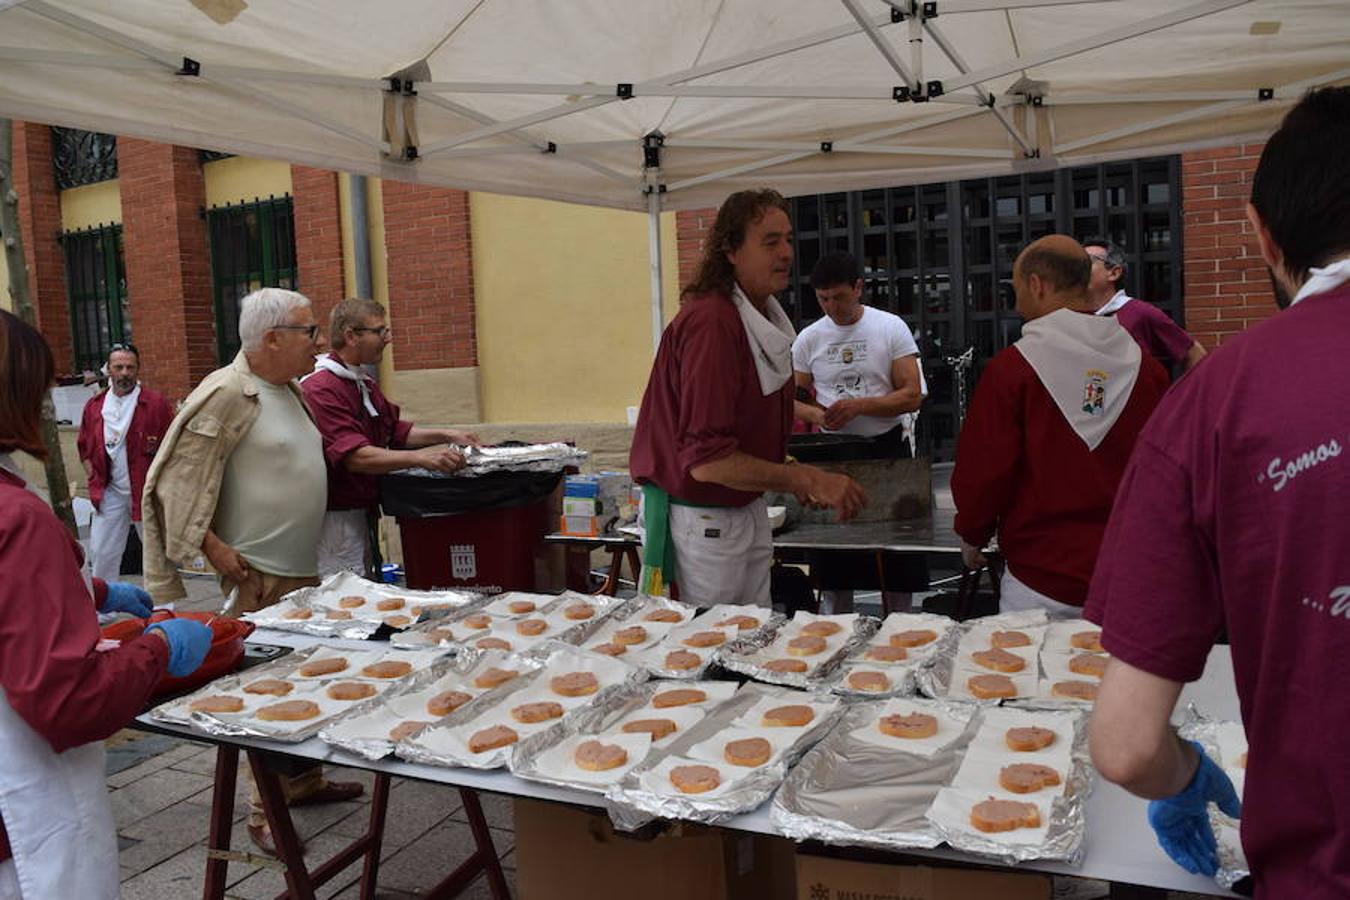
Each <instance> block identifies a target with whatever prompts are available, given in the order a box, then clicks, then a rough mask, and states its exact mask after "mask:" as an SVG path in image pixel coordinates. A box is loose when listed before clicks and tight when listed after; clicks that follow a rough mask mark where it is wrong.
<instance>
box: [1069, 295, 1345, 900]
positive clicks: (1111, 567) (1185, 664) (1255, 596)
mask: <svg viewBox="0 0 1350 900" xmlns="http://www.w3.org/2000/svg"><path fill="white" fill-rule="evenodd" d="M1346 335H1350V284H1342V285H1341V286H1340V287H1339V288H1337V289H1335V290H1333V291H1329V292H1327V293H1324V294H1321V295H1315V296H1311V297H1308V298H1306V299H1304V300H1301V301H1299V302H1298V303H1297V304H1295V305H1294V306H1293V307H1291V308H1290V309H1288V310H1286V311H1284V312H1281V313H1279V314H1278V315H1276V316H1274V317H1273V318H1271V319H1268V320H1266V321H1264V322H1262V323H1261V324H1259V325H1255V326H1253V327H1251V328H1249V329H1247V331H1245V332H1243V333H1242V334H1239V335H1237V336H1235V337H1233V338H1230V339H1229V340H1227V341H1225V342H1224V344H1223V346H1222V347H1220V348H1219V349H1218V350H1216V351H1215V352H1214V353H1212V354H1210V355H1209V356H1208V357H1206V359H1205V364H1204V365H1203V366H1199V367H1197V368H1196V369H1195V370H1194V371H1193V372H1191V373H1190V374H1189V375H1187V376H1186V377H1185V378H1183V379H1182V380H1181V381H1179V382H1178V383H1177V385H1176V386H1175V387H1174V388H1173V389H1172V391H1171V393H1169V394H1168V395H1167V398H1166V399H1165V400H1164V401H1163V402H1162V404H1161V405H1160V406H1159V407H1158V411H1157V413H1156V414H1155V415H1154V416H1153V419H1152V420H1151V421H1150V422H1149V424H1148V427H1147V428H1145V429H1144V433H1143V434H1142V435H1141V436H1140V438H1139V443H1138V446H1137V447H1136V448H1135V452H1134V456H1133V458H1132V459H1131V460H1130V466H1129V468H1128V469H1127V470H1126V472H1125V477H1124V480H1123V481H1122V482H1121V486H1120V496H1119V497H1118V498H1117V500H1116V506H1115V509H1114V510H1113V512H1112V515H1111V523H1110V526H1109V527H1108V528H1107V532H1106V542H1105V544H1104V545H1103V549H1102V555H1101V559H1100V561H1099V562H1098V564H1097V572H1096V575H1095V577H1094V578H1093V581H1092V592H1091V597H1090V599H1089V601H1088V606H1087V610H1086V612H1085V615H1086V616H1087V617H1088V618H1089V619H1091V620H1093V621H1095V622H1098V623H1100V624H1101V625H1102V626H1103V636H1102V643H1103V645H1104V646H1105V647H1106V649H1107V650H1109V651H1110V652H1111V653H1112V654H1114V655H1115V656H1118V657H1119V658H1120V659H1122V660H1124V661H1125V662H1127V663H1129V664H1130V665H1132V666H1134V667H1135V668H1138V669H1142V670H1143V671H1145V672H1150V673H1152V674H1154V675H1157V676H1159V677H1161V678H1167V679H1170V680H1172V681H1178V682H1187V681H1194V680H1196V679H1197V678H1199V677H1200V675H1201V673H1202V672H1203V671H1204V667H1205V659H1206V657H1207V655H1208V653H1209V649H1210V647H1211V646H1212V645H1213V643H1214V639H1215V637H1216V636H1217V635H1218V633H1219V629H1220V628H1221V627H1223V626H1224V625H1225V624H1226V625H1227V627H1228V636H1229V639H1230V640H1231V642H1232V653H1233V671H1234V674H1235V676H1236V679H1237V692H1238V700H1239V701H1240V703H1241V707H1242V720H1243V724H1244V726H1245V727H1246V731H1247V743H1248V753H1247V777H1246V779H1245V788H1244V796H1243V798H1242V845H1243V848H1244V849H1245V850H1246V853H1247V860H1248V862H1249V863H1250V864H1251V870H1252V875H1253V877H1254V878H1255V880H1256V893H1257V896H1258V897H1272V898H1274V897H1279V898H1284V897H1298V898H1300V900H1305V898H1306V900H1320V898H1326V900H1330V898H1333V897H1337V898H1344V897H1350V750H1347V745H1348V744H1350V690H1347V688H1350V684H1347V680H1346V665H1347V660H1350V517H1348V516H1347V498H1350V392H1347V391H1346V389H1345V388H1346V385H1350V354H1347V353H1346V340H1345V339H1346Z"/></svg>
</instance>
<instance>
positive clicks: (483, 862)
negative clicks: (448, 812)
mask: <svg viewBox="0 0 1350 900" xmlns="http://www.w3.org/2000/svg"><path fill="white" fill-rule="evenodd" d="M459 798H460V800H461V801H462V802H463V803H464V817H465V818H466V819H468V820H469V830H470V831H471V832H472V833H473V844H474V851H473V855H472V856H470V857H469V858H468V859H466V860H464V862H462V863H460V864H459V866H458V867H457V868H456V869H455V871H453V872H451V873H450V874H449V875H447V876H446V877H445V879H444V880H443V881H441V883H440V884H438V885H436V886H435V887H434V888H432V889H431V890H429V891H427V892H426V893H425V894H423V895H422V897H423V900H450V898H452V897H457V896H459V894H460V893H461V892H463V891H464V889H465V888H467V887H468V886H469V885H470V884H472V883H473V882H474V881H475V880H476V879H477V878H478V876H479V875H486V876H487V882H488V893H489V894H491V895H492V900H511V890H510V888H508V887H507V886H506V876H505V875H504V874H503V873H502V863H501V860H499V859H498V858H497V848H496V847H494V846H493V844H492V832H491V831H490V830H489V829H488V824H487V819H486V818H485V817H484V816H483V805H482V804H481V803H479V802H478V792H477V791H475V790H472V789H470V788H460V789H459Z"/></svg>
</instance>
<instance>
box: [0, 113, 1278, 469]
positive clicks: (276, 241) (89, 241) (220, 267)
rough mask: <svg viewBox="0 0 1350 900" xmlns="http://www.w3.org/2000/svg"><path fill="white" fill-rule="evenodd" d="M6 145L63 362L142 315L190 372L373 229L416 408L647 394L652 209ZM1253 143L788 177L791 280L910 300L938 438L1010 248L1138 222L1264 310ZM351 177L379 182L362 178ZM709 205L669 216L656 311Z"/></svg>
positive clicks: (692, 253) (1169, 307) (1188, 277)
mask: <svg viewBox="0 0 1350 900" xmlns="http://www.w3.org/2000/svg"><path fill="white" fill-rule="evenodd" d="M14 150H15V180H16V183H17V184H16V186H17V188H18V190H19V193H20V198H21V199H20V218H21V223H22V227H23V232H24V235H23V236H24V243H25V250H26V253H27V257H28V264H29V271H30V290H31V293H32V296H33V301H34V305H35V307H36V310H37V313H38V316H39V324H40V327H41V329H42V331H43V333H44V334H45V335H46V337H47V339H48V341H49V342H50V343H51V345H52V348H53V350H54V352H55V354H56V357H57V365H58V369H59V370H60V371H61V372H63V373H78V372H80V371H82V370H84V369H92V368H97V366H98V365H99V364H100V363H101V361H102V359H103V358H104V357H105V356H106V353H107V349H108V347H109V346H111V344H113V343H115V342H118V341H128V340H129V341H131V342H133V343H135V344H136V345H137V346H138V348H139V349H140V351H141V354H142V360H143V368H142V375H143V378H144V380H145V381H146V382H147V383H148V384H150V385H152V386H153V387H155V388H156V389H158V390H161V391H164V392H165V393H167V394H168V395H169V396H171V397H175V398H181V397H183V396H185V395H186V394H187V393H188V391H190V390H191V388H192V387H193V386H194V385H195V384H196V383H197V382H198V381H199V380H200V379H201V378H202V377H203V376H204V375H205V374H206V373H207V372H209V371H211V370H212V369H214V368H216V367H218V366H220V365H222V364H224V363H225V362H228V360H229V359H230V358H231V357H232V356H233V355H234V353H235V352H236V351H237V349H238V338H237V333H236V327H237V321H238V301H239V299H240V298H241V297H242V296H244V295H245V294H246V293H248V292H249V291H251V290H254V289H256V288H258V287H262V286H264V285H277V286H284V287H291V288H294V289H297V290H300V291H302V292H304V293H305V294H306V295H308V296H309V297H310V298H311V299H312V300H313V301H314V302H315V303H316V305H317V307H318V313H319V315H320V321H323V320H324V317H325V316H326V315H327V312H328V310H329V309H331V307H332V305H333V304H334V303H336V302H337V300H339V299H340V298H342V297H343V296H350V295H354V294H355V293H357V287H356V285H357V278H356V266H357V263H356V259H357V257H358V256H359V255H360V254H359V253H358V250H364V251H366V252H368V253H369V262H370V265H369V269H370V273H371V278H370V284H371V293H372V295H373V296H374V297H375V298H376V299H378V300H381V301H382V302H384V303H385V305H386V307H387V308H388V309H389V319H390V324H391V326H392V328H393V330H394V335H395V342H394V345H393V349H392V352H390V353H389V354H387V355H386V361H385V365H384V369H383V371H382V373H381V377H382V381H383V383H384V386H385V388H386V390H387V391H388V393H389V394H390V395H391V396H392V397H393V398H394V399H395V400H396V401H398V402H400V403H402V404H403V405H404V407H405V408H406V409H407V410H408V411H409V413H410V414H411V415H412V416H413V417H415V418H416V419H418V420H420V421H425V422H437V423H489V424H491V423H615V424H619V423H623V422H625V420H626V415H627V410H628V408H629V407H634V406H636V405H637V404H638V403H639V401H640V398H641V392H642V390H643V387H644V385H645V380H646V376H647V372H648V367H649V365H650V360H651V339H650V316H649V271H648V259H647V240H646V238H647V234H646V222H645V217H644V216H643V215H641V214H638V213H626V212H619V211H614V210H606V209H596V208H589V207H580V206H574V205H570V204H563V203H554V202H548V201H540V200H528V199H521V198H514V197H503V196H496V195H488V194H469V193H466V192H463V191H457V190H451V189H446V188H435V187H426V186H421V185H411V184H403V183H399V182H392V181H380V180H378V179H352V178H350V177H348V176H345V175H340V174H338V173H334V172H330V171H325V170H320V169H312V168H307V167H303V166H293V165H289V164H286V163H281V162H275V161H267V160H255V159H245V158H238V157H224V158H221V157H218V156H214V155H210V154H203V153H202V152H200V151H198V150H195V149H192V148H186V147H175V146H170V145H165V144H157V143H153V142H149V141H141V140H136V139H131V138H112V137H110V136H107V135H96V134H90V133H88V132H79V131H72V130H65V129H54V128H50V127H48V126H46V125H40V124H35V123H23V122H16V123H15V132H14ZM1259 152H1260V146H1259V145H1242V146H1232V147H1225V148H1220V149H1214V150H1205V151H1197V152H1194V153H1186V154H1182V155H1180V156H1171V157H1159V158H1151V159H1143V160H1135V161H1130V162H1124V163H1115V164H1107V165H1102V166H1090V167H1082V168H1076V169H1065V170H1059V171H1051V172H1039V173H1029V174H1024V175H1016V176H1006V177H1001V178H991V179H975V180H967V181H961V182H950V183H944V184H932V185H922V186H917V187H903V188H900V187H897V188H888V189H884V190H871V191H861V192H853V193H837V194H826V195H815V196H806V197H797V198H793V200H792V206H793V220H794V224H795V226H796V230H797V241H798V260H797V266H796V271H795V273H794V274H795V277H794V281H793V288H792V291H791V292H790V295H789V296H788V297H785V298H783V299H784V301H785V302H784V305H785V307H786V308H787V309H788V311H789V314H790V315H792V316H793V318H794V319H795V320H796V321H797V323H798V324H799V325H805V324H807V323H808V322H810V321H812V320H814V319H815V318H816V317H818V316H819V314H820V313H819V309H818V308H817V306H816V303H815V300H814V295H813V294H812V292H811V290H810V287H809V284H808V275H809V272H810V269H811V266H812V265H813V264H814V262H815V259H816V258H817V257H818V256H819V255H820V254H821V253H824V252H828V251H831V250H849V251H851V252H853V253H854V254H855V255H857V256H858V257H859V258H860V259H861V260H862V261H863V263H864V266H865V272H866V276H865V279H866V285H867V294H866V297H867V301H868V302H869V303H872V304H874V305H876V306H879V307H881V308H884V309H888V310H890V311H893V312H896V313H897V314H899V315H901V316H902V317H904V318H905V319H906V320H907V321H908V322H909V324H910V326H911V328H913V329H914V332H915V334H916V336H917V337H918V339H919V345H920V349H921V351H922V353H923V356H924V366H925V372H926V373H927V375H928V378H929V382H930V392H931V393H930V399H929V402H928V404H927V405H926V407H925V412H924V416H923V417H922V418H921V420H920V421H921V434H922V435H923V440H924V442H925V446H927V447H928V449H929V450H930V451H931V452H932V453H933V454H934V455H935V456H938V457H944V456H949V455H950V453H951V451H952V441H953V438H954V434H955V431H956V423H957V421H958V419H959V406H960V402H961V397H960V393H961V392H960V390H959V389H958V388H959V386H960V382H959V381H958V378H957V377H956V375H955V373H956V372H958V371H959V370H958V369H957V368H956V367H954V366H953V364H952V363H951V362H950V361H951V360H954V359H956V358H958V357H960V356H961V354H962V353H963V352H964V351H965V350H967V349H968V348H973V350H974V353H973V356H974V362H973V365H972V367H971V368H970V369H969V371H968V372H967V374H966V376H965V382H964V384H965V387H967V388H969V387H971V386H973V382H974V381H975V380H976V379H977V378H978V374H979V370H980V367H981V364H982V363H983V361H984V360H987V359H988V358H989V356H991V355H992V354H993V353H995V352H997V351H998V350H999V349H1002V348H1003V347H1004V346H1007V344H1008V343H1010V342H1011V341H1013V340H1015V339H1016V337H1017V335H1018V333H1019V329H1020V322H1019V321H1018V319H1017V317H1016V314H1015V313H1014V312H1013V311H1012V292H1011V285H1010V281H1009V276H1010V269H1011V263H1012V259H1013V258H1014V257H1015V256H1016V254H1017V251H1018V250H1019V249H1020V248H1021V247H1022V246H1023V245H1025V243H1026V242H1027V241H1030V240H1032V239H1034V238H1036V237H1038V236H1040V235H1042V234H1047V233H1051V232H1056V231H1059V232H1066V233H1070V234H1075V235H1078V236H1085V235H1087V234H1096V235H1106V236H1108V237H1110V238H1112V239H1113V240H1116V241H1117V242H1118V243H1121V244H1123V245H1124V246H1125V247H1126V249H1127V252H1128V254H1129V263H1130V265H1129V268H1128V272H1127V279H1126V280H1127V285H1126V286H1127V289H1128V290H1129V291H1130V293H1131V294H1132V295H1135V296H1139V297H1142V298H1143V299H1145V300H1148V301H1150V302H1153V303H1156V304H1157V305H1158V306H1159V307H1161V308H1162V309H1164V310H1165V311H1166V312H1167V313H1168V314H1169V315H1171V316H1173V318H1174V319H1176V320H1177V321H1178V322H1179V323H1181V324H1183V325H1184V326H1185V327H1186V328H1187V329H1188V330H1189V331H1190V332H1191V333H1192V334H1193V335H1195V336H1196V338H1197V339H1199V340H1200V341H1201V343H1202V344H1204V345H1205V346H1206V347H1211V348H1212V347H1213V346H1215V345H1217V344H1219V343H1221V342H1222V341H1223V339H1224V338H1225V337H1227V336H1228V335H1231V334H1234V333H1236V332H1238V331H1241V330H1242V329H1243V328H1245V327H1246V326H1247V325H1249V324H1251V323H1253V322H1255V321H1257V320H1260V319H1262V318H1265V317H1266V316H1268V315H1270V314H1271V313H1272V312H1273V311H1274V304H1273V300H1272V298H1271V293H1270V286H1269V279H1268V276H1267V273H1266V271H1265V267H1264V265H1263V264H1262V263H1261V260H1260V257H1259V255H1258V253H1257V249H1256V243H1255V239H1254V237H1253V235H1252V233H1251V230H1250V227H1249V226H1248V224H1247V222H1246V219H1245V216H1244V213H1243V207H1244V204H1245V202H1246V198H1247V196H1248V194H1249V192H1250V181H1251V174H1252V171H1253V169H1254V167H1255V163H1256V160H1257V157H1258V155H1259ZM353 190H358V191H363V192H364V193H363V199H364V200H365V202H364V203H357V204H353V202H352V199H353V197H352V191H353ZM358 199H362V198H358ZM360 207H364V208H365V209H366V210H367V212H366V215H365V218H364V220H362V221H356V220H355V219H354V216H356V215H358V213H356V212H354V210H357V209H359V208H360ZM715 212H716V211H715V210H713V209H706V210H695V211H688V212H680V213H677V214H667V215H666V216H665V217H664V219H663V234H664V242H663V243H664V249H665V253H664V255H665V259H664V260H663V264H664V272H665V291H666V307H665V312H666V318H667V320H668V319H669V318H670V317H671V316H672V315H673V314H674V311H675V309H676V308H677V305H678V293H679V291H678V287H679V285H680V284H682V283H685V282H686V281H687V280H688V279H689V277H690V276H691V275H692V272H693V268H694V266H695V265H696V263H697V260H698V257H699V254H700V253H701V250H702V242H703V240H704V238H705V236H706V233H707V231H708V229H709V228H710V227H711V224H712V219H713V217H714V215H715ZM358 243H360V245H361V246H360V247H358ZM2 262H3V261H2V260H0V264H2ZM0 284H6V285H7V279H6V278H5V273H4V271H3V270H2V269H0ZM7 295H8V292H7V290H5V291H0V301H4V302H6V303H7V302H8V296H7Z"/></svg>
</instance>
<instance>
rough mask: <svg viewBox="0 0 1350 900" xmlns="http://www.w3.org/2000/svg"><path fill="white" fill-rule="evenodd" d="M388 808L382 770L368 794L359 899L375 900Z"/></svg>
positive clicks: (387, 778) (387, 791) (387, 792)
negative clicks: (368, 802) (364, 847)
mask: <svg viewBox="0 0 1350 900" xmlns="http://www.w3.org/2000/svg"><path fill="white" fill-rule="evenodd" d="M388 809H389V776H388V775H386V774H384V773H383V772H381V773H378V774H377V775H376V776H375V788H374V790H372V791H371V794H370V828H369V829H368V830H367V831H366V833H365V835H363V837H365V838H366V839H367V840H368V842H369V843H367V844H366V861H365V864H364V865H363V866H362V867H361V900H375V883H376V881H377V880H378V879H379V876H380V847H381V845H382V844H383V842H384V819H385V813H386V812H387V811H388Z"/></svg>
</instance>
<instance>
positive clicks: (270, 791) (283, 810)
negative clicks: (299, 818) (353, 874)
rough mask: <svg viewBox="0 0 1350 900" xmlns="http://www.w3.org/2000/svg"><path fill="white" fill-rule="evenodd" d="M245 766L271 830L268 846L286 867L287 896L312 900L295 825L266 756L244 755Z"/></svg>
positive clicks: (312, 885)
mask: <svg viewBox="0 0 1350 900" xmlns="http://www.w3.org/2000/svg"><path fill="white" fill-rule="evenodd" d="M248 763H249V766H250V767H251V768H252V769H253V781H254V783H255V784H257V786H258V793H259V794H260V795H261V796H262V807H263V814H264V815H265V816H266V817H267V826H268V828H270V829H271V830H272V842H273V843H274V844H275V845H276V848H277V858H278V859H280V860H281V861H282V862H283V863H285V865H286V888H287V896H289V897H290V898H291V900H314V883H313V881H312V880H311V879H310V875H309V870H308V869H306V868H305V856H304V853H303V852H302V851H301V849H300V838H299V836H298V835H296V833H295V822H294V821H293V820H292V819H291V811H290V810H289V809H288V808H287V807H286V792H285V791H284V790H283V789H282V787H281V779H280V778H278V777H277V774H276V773H275V772H273V771H272V770H271V769H269V768H268V766H267V759H266V755H265V754H264V753H263V752H261V751H258V750H249V751H248Z"/></svg>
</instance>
